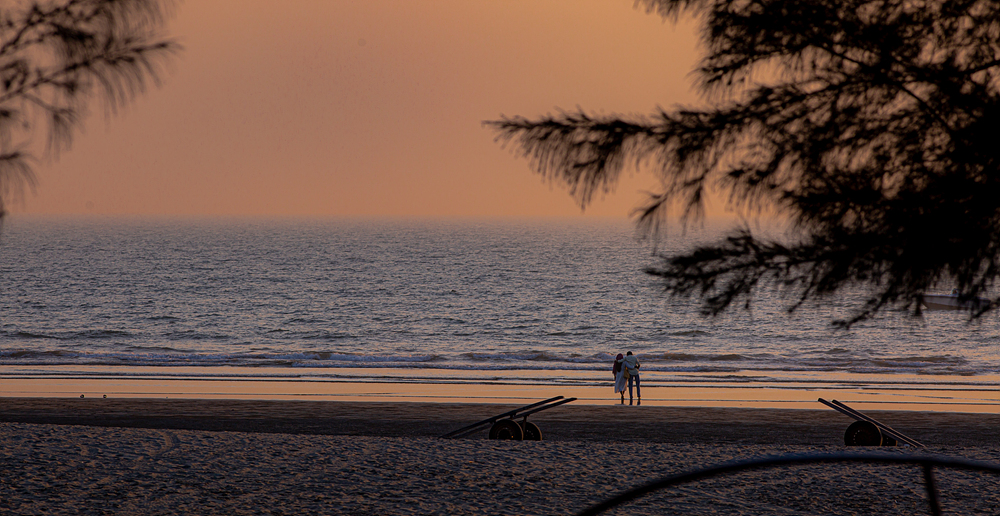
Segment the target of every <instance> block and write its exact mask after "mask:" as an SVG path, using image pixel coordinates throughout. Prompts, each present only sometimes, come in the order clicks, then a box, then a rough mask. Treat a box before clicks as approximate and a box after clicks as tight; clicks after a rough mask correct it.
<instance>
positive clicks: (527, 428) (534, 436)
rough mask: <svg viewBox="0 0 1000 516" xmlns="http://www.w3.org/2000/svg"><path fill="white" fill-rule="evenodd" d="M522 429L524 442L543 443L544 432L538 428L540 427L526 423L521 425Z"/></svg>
mask: <svg viewBox="0 0 1000 516" xmlns="http://www.w3.org/2000/svg"><path fill="white" fill-rule="evenodd" d="M521 429H522V430H524V440H525V441H541V440H542V430H541V429H540V428H538V425H536V424H534V423H532V422H530V421H525V422H524V424H522V425H521Z"/></svg>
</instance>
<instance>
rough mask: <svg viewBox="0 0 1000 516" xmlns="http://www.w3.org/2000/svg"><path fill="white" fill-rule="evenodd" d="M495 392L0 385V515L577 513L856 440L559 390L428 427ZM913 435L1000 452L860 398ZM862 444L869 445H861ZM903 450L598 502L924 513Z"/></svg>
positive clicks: (981, 489)
mask: <svg viewBox="0 0 1000 516" xmlns="http://www.w3.org/2000/svg"><path fill="white" fill-rule="evenodd" d="M505 408H506V407H503V406H498V405H462V404H420V403H379V404H360V403H342V402H289V401H278V402H273V401H244V400H240V401H229V400H149V399H145V400H142V399H89V398H88V399H84V400H80V399H43V398H32V399H18V398H0V442H2V443H3V445H2V447H0V465H2V466H3V467H2V468H0V514H130V515H153V514H352V515H364V514H378V515H392V514H513V513H517V514H538V515H543V514H575V513H577V512H579V511H581V510H584V509H585V508H587V507H588V506H591V505H592V504H595V503H598V502H600V501H602V500H604V499H607V498H609V497H611V496H614V495H616V494H618V493H621V492H623V491H625V490H627V489H629V488H632V487H636V486H638V485H641V484H644V483H647V482H650V481H653V480H656V479H659V478H662V477H664V476H666V475H670V474H676V473H681V472H686V471H691V470H694V469H697V468H700V467H706V466H712V465H717V464H720V463H725V462H728V461H734V460H745V459H752V458H759V457H768V456H783V455H788V454H817V453H823V454H826V453H842V452H857V451H858V449H848V448H846V447H844V446H843V444H842V439H843V432H844V429H845V428H846V427H847V425H848V424H850V423H851V420H850V419H848V418H847V417H846V416H843V415H840V414H839V413H837V412H834V411H832V410H816V411H809V410H761V409H711V408H700V409H696V408H670V407H629V406H624V407H623V406H585V405H580V406H573V405H572V404H570V405H566V406H562V407H558V408H554V409H551V410H549V411H545V412H541V413H538V414H535V415H533V416H531V418H530V420H531V421H534V422H535V423H536V424H538V425H539V427H541V429H542V432H543V434H544V436H545V438H546V440H545V441H542V442H535V441H490V440H488V439H485V436H484V434H485V432H482V433H479V434H476V435H473V436H470V437H469V438H466V439H458V440H445V439H439V438H437V436H439V435H441V434H443V433H446V432H448V431H450V430H454V429H457V428H459V427H462V426H465V425H467V424H469V423H472V422H475V421H477V420H479V419H482V418H485V417H488V416H490V415H494V414H497V413H499V412H502V411H503V410H504V409H505ZM871 415H873V416H874V417H876V418H878V419H879V420H881V421H883V422H884V423H887V424H890V425H891V426H893V427H894V428H895V429H897V430H899V431H901V432H903V433H905V434H907V435H909V436H910V437H913V438H915V439H918V440H920V441H922V442H924V443H925V444H926V445H927V446H928V447H927V448H926V449H923V450H914V449H913V448H909V447H894V448H880V449H878V450H877V451H879V452H884V453H888V454H895V455H912V454H918V455H935V456H947V457H960V458H963V459H974V460H983V461H988V462H991V463H997V464H1000V447H998V446H997V444H998V443H1000V415H994V414H958V413H925V412H883V413H876V412H872V413H871ZM867 451H872V450H871V449H869V450H867ZM922 478H923V477H922V472H921V471H920V469H919V468H917V467H915V466H886V465H871V464H849V465H841V464H833V465H830V464H825V465H811V466H796V467H786V468H780V469H768V470H761V471H757V472H748V473H739V474H735V475H730V476H726V477H719V478H715V479H708V480H702V481H699V482H697V483H692V484H687V485H683V486H678V487H674V488H670V489H668V490H665V491H661V492H659V493H657V494H653V495H650V496H647V497H644V498H641V499H639V500H637V501H635V502H632V503H631V504H630V505H628V506H627V507H625V508H622V509H617V510H612V511H609V512H608V513H607V514H662V513H670V512H671V511H674V512H677V513H681V514H720V515H721V514H727V515H728V514H876V513H877V514H927V513H928V512H927V506H926V501H925V495H924V492H923V487H922ZM937 478H938V479H939V482H940V487H941V491H942V495H943V497H944V500H943V504H942V505H943V507H944V511H945V514H1000V489H997V488H998V487H1000V477H996V476H992V475H984V474H972V473H967V472H964V471H957V470H950V469H942V470H938V471H937Z"/></svg>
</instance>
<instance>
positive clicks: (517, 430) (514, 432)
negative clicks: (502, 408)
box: [490, 419, 524, 441]
mask: <svg viewBox="0 0 1000 516" xmlns="http://www.w3.org/2000/svg"><path fill="white" fill-rule="evenodd" d="M490 439H510V440H514V441H520V440H523V439H524V431H522V430H521V426H520V425H518V424H517V422H516V421H514V420H512V419H501V420H500V421H497V422H496V423H493V426H492V427H490Z"/></svg>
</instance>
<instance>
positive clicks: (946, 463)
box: [579, 453, 1000, 516]
mask: <svg viewBox="0 0 1000 516" xmlns="http://www.w3.org/2000/svg"><path fill="white" fill-rule="evenodd" d="M845 462H846V463H856V462H863V463H872V464H912V465H918V466H920V467H921V468H923V471H924V484H925V486H926V488H927V503H928V505H929V507H930V513H931V514H932V515H933V516H940V515H941V504H940V503H939V500H938V492H937V484H936V482H935V480H934V468H935V467H939V468H953V469H964V470H970V471H978V472H981V473H993V474H995V475H1000V465H997V464H991V463H987V462H979V461H971V460H966V459H960V458H952V457H940V456H933V455H900V454H896V453H831V454H807V455H786V456H781V457H769V458H761V459H751V460H745V461H737V462H727V463H723V464H719V465H716V466H710V467H707V468H703V469H699V470H696V471H691V472H688V473H680V474H677V475H671V476H668V477H665V478H662V479H660V480H656V481H653V482H650V483H648V484H646V485H643V486H639V487H637V488H635V489H631V490H629V491H626V492H624V493H622V494H620V495H618V496H616V497H614V498H610V499H608V500H605V501H603V502H601V503H599V504H597V505H594V506H591V507H589V508H587V509H586V510H584V511H583V512H580V513H579V516H592V515H596V514H600V513H602V512H604V511H606V510H608V509H611V508H613V507H617V506H619V505H621V504H623V503H626V502H630V501H632V500H635V499H636V498H639V497H641V496H645V495H647V494H649V493H652V492H654V491H658V490H660V489H665V488H667V487H671V486H675V485H678V484H685V483H688V482H694V481H696V480H702V479H706V478H712V477H716V476H720V475H726V474H729V473H738V472H742V471H752V470H759V469H768V468H775V467H784V466H800V465H806V464H827V463H845Z"/></svg>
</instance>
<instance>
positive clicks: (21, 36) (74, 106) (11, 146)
mask: <svg viewBox="0 0 1000 516" xmlns="http://www.w3.org/2000/svg"><path fill="white" fill-rule="evenodd" d="M10 4H11V5H8V6H4V7H0V217H3V215H4V213H5V212H6V211H5V204H6V202H8V201H10V200H11V198H13V197H16V196H18V195H21V193H22V192H23V190H24V188H26V187H33V186H34V176H33V174H32V167H31V163H32V162H33V161H34V159H35V157H34V156H33V154H32V151H31V146H32V143H33V142H34V140H35V137H36V136H37V134H38V132H39V131H44V132H45V133H46V142H47V144H46V146H45V153H46V154H49V155H56V156H57V155H58V153H59V152H60V151H61V150H64V149H67V148H68V147H69V145H70V142H71V140H72V135H73V133H74V131H75V130H77V129H78V128H79V126H80V124H81V121H82V119H83V117H84V116H85V115H86V113H87V107H88V104H89V102H90V100H91V98H92V97H93V96H95V95H96V96H99V97H100V98H102V99H103V100H104V105H105V108H106V109H107V112H108V113H116V112H117V111H118V110H119V109H120V108H122V107H123V106H125V105H126V104H128V103H129V102H130V101H131V100H132V99H134V98H135V96H136V95H138V94H140V93H142V92H143V91H145V89H146V87H147V84H148V82H149V81H152V82H153V83H154V84H158V83H159V78H160V76H161V72H162V66H163V65H164V64H165V62H166V59H167V58H168V57H169V56H170V55H171V54H173V53H174V52H176V51H177V50H178V49H179V47H178V45H177V44H176V43H174V42H172V41H169V40H165V39H163V38H162V37H161V36H160V35H159V34H158V30H159V27H160V26H161V25H162V23H163V21H164V17H165V16H166V15H167V14H168V11H169V9H170V7H171V4H170V3H169V0H59V1H30V2H11V3H10Z"/></svg>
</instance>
